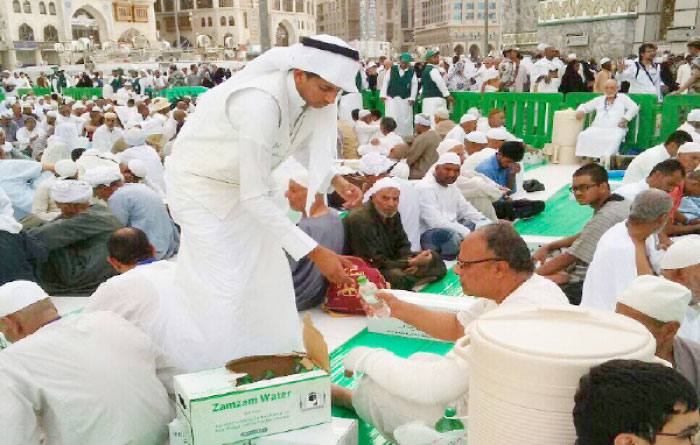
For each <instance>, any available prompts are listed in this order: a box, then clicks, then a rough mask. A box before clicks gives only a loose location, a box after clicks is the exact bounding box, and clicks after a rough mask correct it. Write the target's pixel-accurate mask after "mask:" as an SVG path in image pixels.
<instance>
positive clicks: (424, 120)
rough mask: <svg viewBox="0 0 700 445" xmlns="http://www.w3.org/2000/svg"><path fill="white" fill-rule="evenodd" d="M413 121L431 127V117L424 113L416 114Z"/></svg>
mask: <svg viewBox="0 0 700 445" xmlns="http://www.w3.org/2000/svg"><path fill="white" fill-rule="evenodd" d="M413 123H414V124H416V125H423V126H424V127H430V119H429V118H428V116H426V115H425V114H423V113H419V114H416V115H415V116H414V117H413Z"/></svg>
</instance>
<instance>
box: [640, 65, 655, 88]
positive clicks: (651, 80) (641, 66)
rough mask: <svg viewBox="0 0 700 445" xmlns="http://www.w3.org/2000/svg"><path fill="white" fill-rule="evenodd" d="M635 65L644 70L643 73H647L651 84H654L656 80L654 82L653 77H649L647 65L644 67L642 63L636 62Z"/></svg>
mask: <svg viewBox="0 0 700 445" xmlns="http://www.w3.org/2000/svg"><path fill="white" fill-rule="evenodd" d="M637 65H639V67H640V68H642V69H643V70H644V72H645V73H647V77H648V78H649V81H650V82H651V84H652V85H654V86H656V82H654V79H652V78H651V74H649V71H647V67H645V66H644V65H643V64H642V63H640V62H637Z"/></svg>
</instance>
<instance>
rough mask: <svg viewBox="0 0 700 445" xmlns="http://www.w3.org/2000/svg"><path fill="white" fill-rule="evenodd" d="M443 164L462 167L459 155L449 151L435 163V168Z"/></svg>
mask: <svg viewBox="0 0 700 445" xmlns="http://www.w3.org/2000/svg"><path fill="white" fill-rule="evenodd" d="M443 164H455V165H462V162H461V161H460V160H459V155H457V153H453V152H451V151H448V152H447V153H443V154H441V155H440V157H439V158H438V160H437V162H436V163H435V166H438V165H443Z"/></svg>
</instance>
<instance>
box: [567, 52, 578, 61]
mask: <svg viewBox="0 0 700 445" xmlns="http://www.w3.org/2000/svg"><path fill="white" fill-rule="evenodd" d="M566 60H568V61H569V62H571V61H572V60H576V53H570V54H569V55H568V56H566Z"/></svg>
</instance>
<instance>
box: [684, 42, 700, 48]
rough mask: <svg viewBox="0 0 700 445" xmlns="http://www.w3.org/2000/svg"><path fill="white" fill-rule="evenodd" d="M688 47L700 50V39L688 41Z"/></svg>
mask: <svg viewBox="0 0 700 445" xmlns="http://www.w3.org/2000/svg"><path fill="white" fill-rule="evenodd" d="M687 46H688V48H695V49H697V50H700V40H691V41H690V42H688V45H687Z"/></svg>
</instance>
